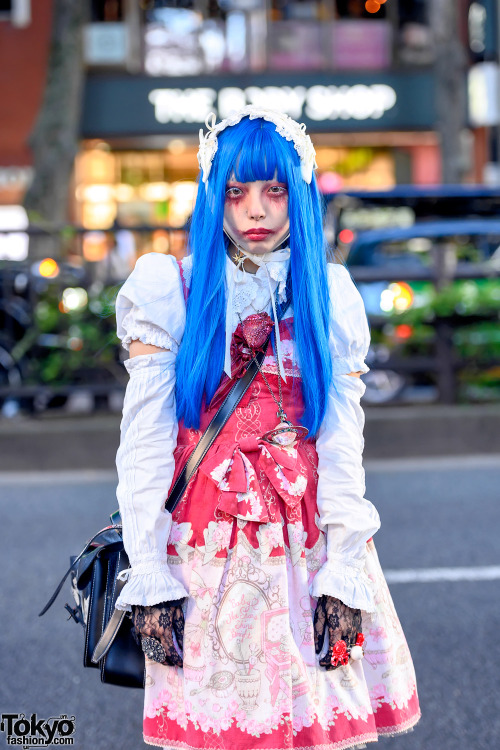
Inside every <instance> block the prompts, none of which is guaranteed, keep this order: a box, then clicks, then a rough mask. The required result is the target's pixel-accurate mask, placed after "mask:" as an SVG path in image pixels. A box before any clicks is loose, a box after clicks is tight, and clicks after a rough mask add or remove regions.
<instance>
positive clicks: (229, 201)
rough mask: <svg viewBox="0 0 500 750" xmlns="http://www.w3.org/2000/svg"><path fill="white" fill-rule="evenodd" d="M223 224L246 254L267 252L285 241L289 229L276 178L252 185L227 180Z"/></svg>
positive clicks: (283, 189) (285, 200)
mask: <svg viewBox="0 0 500 750" xmlns="http://www.w3.org/2000/svg"><path fill="white" fill-rule="evenodd" d="M275 177H276V175H275ZM224 224H225V227H226V228H227V230H228V232H229V234H230V235H231V237H233V238H234V239H235V240H236V242H237V243H238V244H239V245H240V246H241V247H242V248H243V249H244V250H246V251H247V252H249V253H254V254H255V255H263V254H264V253H269V252H271V251H272V250H274V249H275V248H277V247H278V246H279V245H280V244H281V242H282V241H283V240H284V239H285V238H286V236H287V234H288V232H289V228H290V222H289V219H288V190H287V187H286V185H285V184H284V183H282V182H278V180H277V179H273V180H269V181H263V180H258V181H256V182H237V181H236V180H234V179H230V180H229V182H228V183H227V185H226V197H225V202H224Z"/></svg>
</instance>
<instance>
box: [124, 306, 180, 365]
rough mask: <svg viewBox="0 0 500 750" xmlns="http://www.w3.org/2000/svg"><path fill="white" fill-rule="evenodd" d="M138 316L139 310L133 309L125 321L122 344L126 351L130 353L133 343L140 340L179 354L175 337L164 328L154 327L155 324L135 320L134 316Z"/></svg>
mask: <svg viewBox="0 0 500 750" xmlns="http://www.w3.org/2000/svg"><path fill="white" fill-rule="evenodd" d="M136 314H137V308H132V310H131V311H130V312H129V313H128V314H127V315H126V316H125V318H124V320H123V326H124V327H125V330H126V333H125V334H124V335H123V336H122V339H121V342H122V346H123V348H124V349H125V350H126V351H129V349H130V344H131V342H132V341H135V340H139V341H142V343H143V344H152V345H153V346H159V347H160V348H161V349H169V350H170V351H172V352H174V353H175V354H177V351H178V349H179V344H178V343H177V341H176V340H175V339H174V338H173V336H171V335H170V334H169V333H167V332H166V331H164V330H163V328H160V327H159V326H157V325H154V323H146V322H144V321H141V320H135V319H134V315H136Z"/></svg>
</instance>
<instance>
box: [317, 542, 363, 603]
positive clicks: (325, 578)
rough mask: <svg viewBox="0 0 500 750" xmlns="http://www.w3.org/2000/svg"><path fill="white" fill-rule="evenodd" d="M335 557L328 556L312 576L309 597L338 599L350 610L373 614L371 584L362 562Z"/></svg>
mask: <svg viewBox="0 0 500 750" xmlns="http://www.w3.org/2000/svg"><path fill="white" fill-rule="evenodd" d="M335 557H336V556H335V555H332V554H330V555H329V558H330V559H329V560H327V561H326V562H325V564H324V565H323V566H322V567H321V568H320V569H319V570H318V572H317V573H316V575H315V576H314V578H313V581H312V583H311V586H310V588H309V593H310V594H311V596H314V597H316V598H319V597H320V596H322V594H326V595H327V596H334V597H336V598H337V599H340V601H341V602H344V604H345V605H346V606H347V607H351V608H352V609H362V610H363V611H365V612H375V600H374V593H373V584H372V582H371V580H370V578H369V577H368V575H367V573H366V571H365V570H364V566H365V562H364V560H356V559H354V558H345V557H343V556H341V555H339V556H338V559H335Z"/></svg>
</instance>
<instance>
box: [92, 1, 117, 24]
mask: <svg viewBox="0 0 500 750" xmlns="http://www.w3.org/2000/svg"><path fill="white" fill-rule="evenodd" d="M123 5H124V0H92V2H91V19H92V22H93V23H99V22H107V23H115V22H116V21H123V15H124V12H123Z"/></svg>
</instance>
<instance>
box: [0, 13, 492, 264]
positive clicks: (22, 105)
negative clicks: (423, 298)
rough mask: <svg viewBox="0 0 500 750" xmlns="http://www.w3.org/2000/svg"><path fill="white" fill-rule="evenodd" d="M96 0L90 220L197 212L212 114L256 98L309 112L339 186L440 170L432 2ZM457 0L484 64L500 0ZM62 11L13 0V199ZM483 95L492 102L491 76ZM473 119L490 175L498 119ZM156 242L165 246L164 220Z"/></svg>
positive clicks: (149, 220) (478, 167)
mask: <svg viewBox="0 0 500 750" xmlns="http://www.w3.org/2000/svg"><path fill="white" fill-rule="evenodd" d="M88 1H89V17H88V23H87V24H86V27H85V29H84V44H83V57H84V60H83V62H84V65H85V66H86V69H87V78H86V87H85V96H84V104H83V116H82V125H81V150H80V153H79V154H78V157H77V159H76V164H75V173H74V184H73V186H72V195H71V206H72V218H73V219H74V220H75V221H76V222H77V223H81V224H83V225H84V226H85V227H87V228H90V229H93V228H95V229H105V228H106V227H111V226H112V225H113V223H114V222H118V223H119V224H120V225H122V226H125V227H126V226H130V227H132V226H135V225H137V224H153V225H158V226H161V225H162V224H170V225H172V226H181V225H182V224H183V223H184V222H185V220H186V218H187V216H188V214H189V211H190V209H191V206H192V202H193V197H194V194H195V191H196V184H195V178H196V174H197V160H196V151H197V142H198V131H199V129H200V128H204V127H205V119H206V117H207V115H208V114H209V113H210V112H215V114H216V115H217V119H220V118H222V117H224V116H226V115H227V114H228V113H229V112H230V111H231V110H232V109H234V108H235V107H239V106H242V105H245V104H257V105H261V106H270V107H275V108H279V109H281V110H282V111H284V112H287V113H288V114H290V115H291V116H292V117H294V118H295V119H298V120H299V121H301V122H305V123H306V124H307V126H308V130H309V132H310V133H311V135H312V136H313V139H314V142H315V145H316V147H317V161H318V167H319V169H318V178H319V184H320V187H321V189H322V190H323V192H325V193H329V192H334V191H337V190H339V189H342V188H367V189H386V188H390V187H393V186H394V185H396V184H401V183H406V184H408V183H410V184H416V185H427V184H437V183H439V182H440V180H441V154H440V146H439V139H438V136H437V133H436V106H435V97H436V80H435V72H434V60H435V55H436V50H435V47H434V41H433V33H432V28H431V25H430V12H429V7H430V2H432V0H385V2H383V1H381V2H375V1H374V0H367V2H365V0H88ZM457 2H458V4H459V6H460V14H459V16H460V19H461V21H460V24H459V28H458V30H457V33H458V34H459V36H460V38H461V41H462V44H463V48H464V51H465V52H466V54H467V59H468V61H469V64H470V66H471V69H472V68H475V70H477V66H478V65H480V64H481V63H484V62H485V61H488V59H487V56H486V58H485V55H484V54H483V55H482V57H481V49H480V46H481V44H482V43H483V42H484V44H485V45H486V44H487V45H488V49H490V47H491V46H492V45H493V53H492V54H493V57H494V58H495V61H496V57H497V41H496V39H497V35H496V34H493V36H491V34H490V32H489V31H488V29H489V28H490V24H492V26H493V28H494V27H495V24H496V23H497V20H496V15H495V12H496V5H497V3H496V0H491V1H489V0H482V2H479V3H471V2H469V0H457ZM471 8H472V15H471ZM51 9H52V2H51V0H36V1H35V0H0V59H1V60H2V62H3V65H2V66H1V68H0V71H1V72H0V102H3V104H2V105H1V106H2V109H5V113H4V116H2V123H3V124H2V131H3V135H2V142H1V146H0V205H1V204H4V205H5V204H14V203H17V202H19V201H20V199H21V197H22V193H23V190H24V189H25V186H26V182H27V180H29V176H30V154H29V148H28V147H27V138H28V135H29V132H30V129H31V127H32V125H33V122H34V118H35V116H36V112H37V109H38V106H39V103H40V99H41V95H42V88H43V83H44V69H45V65H46V60H47V53H48V45H49V38H50V25H51ZM481 9H483V10H481ZM485 13H487V14H489V15H488V16H487V21H486V20H485V18H486V17H485V15H484V14H485ZM471 19H472V20H471ZM485 34H486V35H487V36H488V38H487V39H486V37H485V38H484V39H483V36H484V35H485ZM481 39H483V42H481ZM471 40H475V41H474V44H476V49H475V50H474V49H473V44H472V42H471ZM478 40H479V41H478ZM478 45H479V46H478ZM478 56H479V57H478ZM478 75H479V76H480V75H481V74H478ZM476 78H477V76H476ZM466 85H467V78H466V77H465V76H464V86H466ZM469 85H470V81H469ZM478 85H482V84H481V83H480V84H478ZM475 97H476V101H479V109H481V106H480V105H481V102H482V98H481V97H482V94H481V92H479V93H478V91H477V85H476V90H475ZM470 125H471V128H470V130H469V134H470V135H471V138H470V139H469V140H468V141H467V142H466V143H465V145H464V158H465V159H466V160H467V159H468V160H469V164H468V171H467V176H466V179H467V180H468V181H470V182H474V181H481V180H482V175H483V168H484V166H485V164H487V163H488V162H489V161H491V149H490V142H489V140H488V139H489V138H490V135H489V133H490V131H489V128H490V124H489V121H488V120H487V121H486V122H484V118H483V120H481V115H479V116H478V117H476V119H475V120H473V121H472V122H471V123H470ZM156 242H157V246H156V247H155V249H159V250H161V249H162V243H164V242H165V238H164V237H162V235H161V232H160V233H159V234H158V237H157V238H156Z"/></svg>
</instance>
